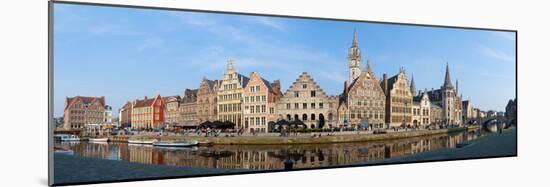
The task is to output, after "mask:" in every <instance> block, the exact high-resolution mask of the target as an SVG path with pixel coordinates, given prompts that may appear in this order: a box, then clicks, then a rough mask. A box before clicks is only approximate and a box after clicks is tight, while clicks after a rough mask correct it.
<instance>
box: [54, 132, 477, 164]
mask: <svg viewBox="0 0 550 187" xmlns="http://www.w3.org/2000/svg"><path fill="white" fill-rule="evenodd" d="M482 135H483V134H482V133H481V132H480V131H470V132H463V133H458V134H452V135H446V134H445V135H434V136H429V137H421V138H411V139H403V140H394V141H381V142H372V143H346V144H315V145H269V146H265V145H264V146H253V145H246V146H245V145H227V146H221V145H220V146H210V147H193V148H163V147H153V146H150V145H132V144H126V143H88V142H81V143H70V144H65V143H56V147H58V148H62V149H70V150H73V151H74V154H75V155H80V156H86V157H96V158H103V159H110V160H125V161H130V162H139V163H146V164H159V165H171V166H187V167H201V168H225V169H256V170H272V169H284V165H283V162H284V161H285V160H287V159H291V160H293V161H294V165H293V168H316V167H326V166H339V165H348V164H360V163H366V162H369V161H374V160H382V159H387V158H392V157H397V156H406V155H412V154H417V153H421V152H426V151H430V150H434V149H440V148H456V146H457V144H459V143H461V142H464V141H468V140H473V139H476V138H478V137H480V136H482Z"/></svg>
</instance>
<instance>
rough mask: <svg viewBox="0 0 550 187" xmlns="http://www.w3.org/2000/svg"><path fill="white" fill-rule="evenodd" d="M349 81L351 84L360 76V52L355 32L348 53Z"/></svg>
mask: <svg viewBox="0 0 550 187" xmlns="http://www.w3.org/2000/svg"><path fill="white" fill-rule="evenodd" d="M348 65H349V80H348V82H349V83H350V84H351V83H352V82H353V80H355V79H356V78H357V77H359V75H360V74H361V50H359V46H358V45H357V32H356V31H353V42H352V44H351V47H350V48H349V51H348Z"/></svg>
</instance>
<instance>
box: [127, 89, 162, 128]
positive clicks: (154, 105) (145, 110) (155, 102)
mask: <svg viewBox="0 0 550 187" xmlns="http://www.w3.org/2000/svg"><path fill="white" fill-rule="evenodd" d="M134 102H135V103H134V107H133V108H132V113H131V125H132V127H133V128H138V129H155V128H161V127H162V125H163V124H164V109H165V108H166V106H165V104H164V100H163V99H162V97H160V95H157V96H156V97H154V98H147V96H145V97H144V98H143V100H136V101H134Z"/></svg>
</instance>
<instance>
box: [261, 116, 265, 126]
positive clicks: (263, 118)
mask: <svg viewBox="0 0 550 187" xmlns="http://www.w3.org/2000/svg"><path fill="white" fill-rule="evenodd" d="M261 124H262V125H265V117H262V123H261Z"/></svg>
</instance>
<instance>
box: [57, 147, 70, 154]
mask: <svg viewBox="0 0 550 187" xmlns="http://www.w3.org/2000/svg"><path fill="white" fill-rule="evenodd" d="M54 153H62V154H68V155H74V151H73V150H70V149H67V148H62V147H54Z"/></svg>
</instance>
